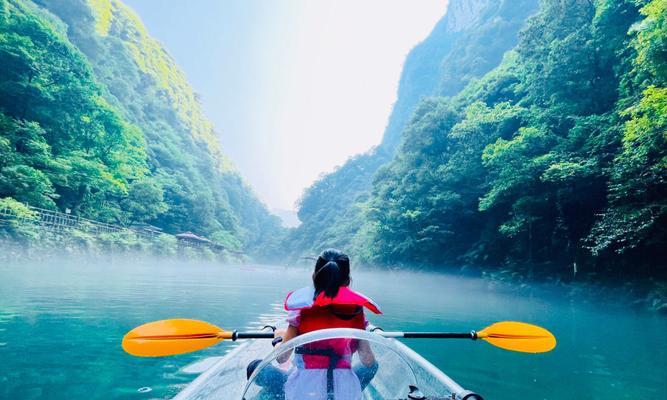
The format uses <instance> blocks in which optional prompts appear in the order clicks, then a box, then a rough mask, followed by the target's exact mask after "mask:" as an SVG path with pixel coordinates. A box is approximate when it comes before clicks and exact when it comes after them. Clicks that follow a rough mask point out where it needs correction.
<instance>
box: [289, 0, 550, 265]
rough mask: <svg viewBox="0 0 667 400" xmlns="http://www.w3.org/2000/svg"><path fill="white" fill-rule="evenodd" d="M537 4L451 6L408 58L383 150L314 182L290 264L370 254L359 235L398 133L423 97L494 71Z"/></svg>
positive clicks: (460, 0)
mask: <svg viewBox="0 0 667 400" xmlns="http://www.w3.org/2000/svg"><path fill="white" fill-rule="evenodd" d="M537 3H538V1H537V0H520V1H499V0H452V1H450V2H449V5H448V8H447V12H446V13H445V15H444V17H443V18H441V19H440V21H439V22H438V23H437V24H436V26H435V28H434V29H433V31H432V32H431V34H430V35H429V36H428V37H427V38H426V39H425V40H424V41H423V42H422V43H420V44H418V45H417V46H416V47H415V48H414V49H413V50H412V51H411V52H410V54H409V55H408V56H407V58H406V60H405V65H404V68H403V72H402V74H401V80H400V83H399V89H398V98H397V101H396V103H395V105H394V107H393V109H392V113H391V116H390V118H389V122H388V124H387V128H386V130H385V133H384V137H383V140H382V143H381V144H380V145H379V146H378V147H377V148H375V149H373V150H371V151H369V152H368V153H366V154H362V155H358V156H356V157H353V158H351V159H350V160H348V161H347V162H346V163H345V164H344V165H342V166H341V167H340V168H338V169H337V170H336V171H334V172H333V173H331V174H328V175H325V176H324V177H323V178H321V179H320V180H318V181H317V182H315V184H313V185H312V186H311V187H310V188H308V189H307V190H306V191H305V193H304V195H303V196H302V199H301V202H300V207H299V213H298V216H299V219H300V220H301V221H302V224H301V225H300V226H299V227H298V228H297V229H296V230H294V231H292V232H291V234H290V247H291V249H292V253H293V256H295V257H297V256H301V255H304V254H310V253H316V252H318V251H319V250H320V249H322V248H324V247H329V246H336V247H341V248H346V249H348V250H349V251H351V252H352V253H354V254H357V255H360V254H365V253H367V250H368V247H367V244H366V243H365V242H363V241H362V240H359V238H357V237H365V236H366V235H365V233H364V232H362V229H361V226H362V224H361V221H363V220H364V216H363V214H364V212H365V211H364V210H365V209H366V208H367V200H368V198H369V196H370V190H371V186H372V182H373V177H374V175H375V174H376V172H377V171H378V169H379V168H380V167H381V166H382V165H384V164H386V163H387V162H389V161H390V160H391V159H392V157H393V155H394V153H395V152H396V149H397V147H398V146H399V144H400V142H401V132H402V131H403V129H404V127H405V125H406V123H407V122H408V121H409V119H410V116H411V115H412V114H413V112H414V110H415V107H416V106H417V104H418V103H419V101H420V100H421V99H422V98H423V97H425V96H433V95H444V96H450V95H453V94H456V93H458V92H459V91H460V90H461V89H462V88H463V87H464V86H465V84H466V83H467V82H469V81H470V80H471V79H474V78H479V77H481V76H482V75H484V74H485V73H486V72H489V71H490V70H491V69H493V68H494V67H496V66H497V65H498V64H499V63H500V61H501V60H502V57H503V54H504V53H505V52H506V51H507V50H509V49H511V48H512V47H513V46H514V45H516V43H517V41H518V32H519V29H520V28H521V26H523V24H524V21H525V19H526V18H527V17H528V16H529V15H530V14H532V13H534V12H535V11H536V9H537Z"/></svg>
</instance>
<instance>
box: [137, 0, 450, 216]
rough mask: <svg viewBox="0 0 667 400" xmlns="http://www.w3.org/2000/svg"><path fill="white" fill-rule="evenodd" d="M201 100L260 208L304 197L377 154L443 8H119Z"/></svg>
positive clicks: (225, 0)
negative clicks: (413, 56)
mask: <svg viewBox="0 0 667 400" xmlns="http://www.w3.org/2000/svg"><path fill="white" fill-rule="evenodd" d="M124 1H125V3H126V4H128V5H129V6H130V7H132V8H133V9H134V10H135V11H136V12H137V13H138V14H139V16H140V18H141V20H142V21H143V22H144V24H145V25H146V27H147V29H148V31H149V32H150V34H151V35H152V36H153V37H155V38H157V39H158V40H159V41H160V42H162V44H163V45H164V46H165V48H166V49H167V51H168V52H169V53H170V54H171V55H172V57H173V58H174V59H175V60H176V62H177V63H178V64H179V66H180V67H181V68H182V70H183V71H184V72H185V74H186V76H187V77H188V80H189V81H190V83H191V84H192V86H193V87H194V89H195V91H196V92H197V93H199V94H200V95H201V97H202V104H203V107H204V111H205V114H206V116H207V117H208V118H209V119H210V120H211V121H212V122H213V124H214V126H215V129H216V132H217V133H218V136H219V137H220V141H221V143H222V146H223V151H224V152H225V154H226V155H228V156H229V157H230V158H231V159H232V161H233V162H234V164H235V165H236V168H237V169H238V170H239V171H240V173H241V175H242V176H243V178H244V179H245V180H246V182H248V183H249V184H250V185H251V186H252V188H253V190H254V191H255V193H256V194H257V195H258V196H259V198H260V199H261V200H262V201H263V202H264V203H265V204H266V205H267V206H268V207H269V209H272V210H276V209H282V210H294V209H296V207H297V201H298V199H299V197H300V196H301V194H302V193H303V190H304V189H305V188H307V187H308V186H310V185H311V184H312V183H313V182H314V181H315V180H316V179H317V178H318V177H319V176H321V175H322V174H324V173H328V172H331V171H333V170H334V168H335V167H336V166H339V165H342V164H343V163H344V162H345V160H347V159H348V158H349V157H351V156H353V155H355V154H358V153H361V152H364V151H367V150H369V149H370V148H371V147H373V146H375V145H377V144H379V142H380V140H381V138H382V133H383V131H384V128H385V126H386V124H387V120H388V117H389V113H390V111H391V106H392V104H393V103H394V102H395V100H396V91H397V88H398V81H399V78H400V73H401V68H402V65H403V61H404V59H405V56H406V55H407V54H408V52H409V51H410V49H411V48H412V47H414V46H415V45H416V44H417V43H419V42H420V41H422V40H423V39H425V38H426V36H427V35H428V34H429V33H430V31H431V30H432V28H433V27H434V26H435V23H436V22H437V21H438V19H440V18H441V17H442V15H444V13H445V9H446V0H417V1H415V0H281V1H278V0H193V1H183V0H124Z"/></svg>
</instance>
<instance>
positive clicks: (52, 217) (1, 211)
mask: <svg viewBox="0 0 667 400" xmlns="http://www.w3.org/2000/svg"><path fill="white" fill-rule="evenodd" d="M26 207H27V208H28V209H29V210H30V211H31V213H32V215H30V216H19V215H17V214H16V213H15V212H14V211H13V210H12V209H11V208H10V207H9V206H8V205H4V206H3V205H0V223H1V222H2V221H7V220H16V221H18V222H19V223H31V224H35V225H39V226H40V227H41V228H45V229H51V230H56V231H62V232H66V231H68V230H71V229H76V230H80V231H85V232H90V233H94V234H103V233H120V232H128V231H129V232H131V233H134V234H136V235H138V236H142V237H145V238H148V239H153V238H155V237H157V236H158V235H167V236H171V237H175V236H174V235H171V234H168V233H164V232H161V231H160V230H158V229H152V228H150V227H147V228H133V227H125V226H120V225H113V224H108V223H106V222H100V221H95V220H92V219H88V218H83V217H80V216H76V215H71V214H67V213H63V212H60V211H54V210H47V209H44V208H39V207H33V206H29V205H26ZM178 243H179V244H181V245H185V246H188V247H195V248H199V247H209V248H211V249H212V250H216V249H218V250H226V251H227V252H229V253H231V254H235V255H242V254H244V253H243V252H239V251H234V250H231V249H226V248H225V247H224V246H222V245H220V244H218V243H214V242H209V244H207V245H206V246H205V245H204V244H203V243H198V242H194V241H189V240H181V239H178Z"/></svg>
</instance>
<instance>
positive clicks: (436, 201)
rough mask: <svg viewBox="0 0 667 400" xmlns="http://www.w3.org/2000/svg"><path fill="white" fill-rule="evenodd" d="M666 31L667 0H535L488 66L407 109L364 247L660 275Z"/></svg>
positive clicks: (379, 181)
mask: <svg viewBox="0 0 667 400" xmlns="http://www.w3.org/2000/svg"><path fill="white" fill-rule="evenodd" d="M666 38H667V2H666V1H665V0H653V1H634V0H633V1H629V0H600V1H596V2H588V1H579V0H545V1H543V2H542V5H541V9H540V11H539V13H538V14H537V15H535V16H534V17H531V18H530V19H529V20H528V22H527V23H526V26H525V27H524V28H523V29H522V31H521V34H520V41H519V43H518V45H517V46H516V47H515V48H514V49H513V50H512V51H511V52H508V53H507V54H506V55H505V58H504V60H503V62H502V64H501V65H500V66H499V67H497V68H496V69H495V70H493V71H492V72H490V73H488V74H486V75H485V76H484V77H483V78H482V79H480V80H478V81H474V82H471V83H469V84H468V85H467V87H466V88H465V89H464V90H463V91H462V92H461V93H459V94H458V95H457V96H455V97H453V98H446V97H433V98H432V99H429V100H428V101H425V102H423V103H422V104H421V105H420V106H419V107H418V108H417V110H416V111H415V112H414V114H413V116H412V119H411V121H410V123H409V124H408V125H407V126H406V127H405V129H404V131H403V142H402V145H401V147H400V149H399V151H398V153H397V155H396V157H395V158H394V159H393V160H392V162H391V163H390V164H388V165H387V166H385V167H383V168H382V170H381V171H380V172H379V173H378V175H377V176H376V179H375V182H374V185H373V190H372V195H371V197H370V200H368V202H367V208H368V211H367V212H366V213H365V214H364V216H365V221H364V226H365V228H363V229H365V230H366V237H365V238H364V239H363V240H364V243H366V244H367V245H368V247H369V250H368V251H367V253H366V254H365V256H366V257H367V259H369V260H371V261H376V262H381V263H403V264H421V265H441V264H447V263H452V264H453V263H456V264H460V263H469V264H477V265H486V266H487V267H486V268H492V267H498V266H500V265H502V264H509V265H512V266H514V267H515V268H519V269H520V270H522V271H523V272H525V273H526V274H528V275H531V274H533V273H537V272H544V273H547V274H560V275H569V276H571V275H572V274H573V273H577V271H578V273H579V274H581V273H586V274H605V275H607V276H610V275H611V276H616V275H618V276H625V277H628V276H630V275H635V276H645V275H649V276H663V277H664V276H665V272H666V270H665V268H664V266H665V265H664V260H665V259H666V258H665V255H667V254H666V249H667V243H666V242H667V235H666V233H667V231H666V227H667V225H666V224H665V222H667V221H666V215H667V203H666V199H667V181H666V177H667V174H666V167H667V146H666V143H665V141H666V139H667V134H666V132H667V87H666V84H667V40H666ZM521 266H525V268H521Z"/></svg>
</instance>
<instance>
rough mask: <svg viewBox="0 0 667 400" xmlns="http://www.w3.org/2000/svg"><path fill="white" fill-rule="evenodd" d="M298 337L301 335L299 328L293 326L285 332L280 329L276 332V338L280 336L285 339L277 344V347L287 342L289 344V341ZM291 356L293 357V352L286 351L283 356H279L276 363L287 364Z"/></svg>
mask: <svg viewBox="0 0 667 400" xmlns="http://www.w3.org/2000/svg"><path fill="white" fill-rule="evenodd" d="M298 335H299V331H298V329H297V327H296V326H292V325H290V326H288V327H287V329H285V330H280V329H279V330H276V333H275V336H276V337H278V336H280V337H282V338H283V340H282V342H280V343H278V344H276V347H278V346H280V345H282V344H283V343H285V342H288V341H290V340H292V339H294V338H295V337H297V336H298ZM291 355H292V350H290V351H286V352H284V353H283V354H281V355H279V356H278V358H276V361H278V363H280V364H282V363H284V362H286V361H287V360H289V358H290V356H291Z"/></svg>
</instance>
